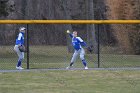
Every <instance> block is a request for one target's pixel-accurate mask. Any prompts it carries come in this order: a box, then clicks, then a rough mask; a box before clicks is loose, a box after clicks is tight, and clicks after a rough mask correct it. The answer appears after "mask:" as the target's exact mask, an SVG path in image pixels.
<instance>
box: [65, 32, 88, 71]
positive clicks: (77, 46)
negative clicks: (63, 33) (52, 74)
mask: <svg viewBox="0 0 140 93" xmlns="http://www.w3.org/2000/svg"><path fill="white" fill-rule="evenodd" d="M67 33H68V34H69V35H70V37H71V38H72V45H73V47H74V50H75V52H74V54H73V56H72V59H71V62H70V65H69V66H68V67H67V68H66V69H70V68H71V67H72V65H73V64H74V62H75V61H76V59H77V56H78V55H79V54H80V59H81V60H82V63H83V65H84V67H85V69H88V67H87V62H86V60H85V58H84V55H85V51H84V49H83V48H82V46H85V47H86V43H85V42H84V41H83V40H82V39H81V38H80V37H77V31H74V32H73V34H71V33H70V31H69V30H67Z"/></svg>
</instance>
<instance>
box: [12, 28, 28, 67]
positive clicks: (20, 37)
mask: <svg viewBox="0 0 140 93" xmlns="http://www.w3.org/2000/svg"><path fill="white" fill-rule="evenodd" d="M25 30H26V28H25V27H20V28H19V34H18V36H17V38H16V43H15V46H14V50H15V52H16V53H17V55H18V62H17V65H16V69H18V70H22V69H24V68H22V67H21V63H22V60H23V59H24V52H21V51H20V50H19V46H21V45H24V34H25Z"/></svg>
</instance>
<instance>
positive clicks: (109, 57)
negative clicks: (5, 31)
mask: <svg viewBox="0 0 140 93" xmlns="http://www.w3.org/2000/svg"><path fill="white" fill-rule="evenodd" d="M71 56H72V53H68V51H67V47H65V46H30V68H32V69H34V68H36V69H40V68H65V67H66V66H68V65H69V62H70V60H71ZM85 58H86V60H87V62H88V66H89V67H90V68H93V67H97V55H96V54H86V56H85ZM139 60H140V57H139V56H138V55H118V54H105V53H102V52H101V55H100V61H101V62H100V66H101V67H104V68H111V67H140V62H139ZM16 62H17V55H16V54H15V52H14V51H13V47H11V46H3V47H0V69H15V65H16ZM26 62H27V61H26V54H25V60H24V61H23V67H24V68H26ZM74 67H83V65H82V63H81V61H80V59H78V60H77V62H76V63H75V64H74Z"/></svg>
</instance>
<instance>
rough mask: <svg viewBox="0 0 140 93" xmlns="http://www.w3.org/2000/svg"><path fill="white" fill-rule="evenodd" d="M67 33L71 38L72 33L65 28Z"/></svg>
mask: <svg viewBox="0 0 140 93" xmlns="http://www.w3.org/2000/svg"><path fill="white" fill-rule="evenodd" d="M67 33H68V34H69V36H70V37H71V38H73V35H72V34H71V33H70V31H69V30H67Z"/></svg>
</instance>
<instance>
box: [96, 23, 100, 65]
mask: <svg viewBox="0 0 140 93" xmlns="http://www.w3.org/2000/svg"><path fill="white" fill-rule="evenodd" d="M97 29H98V31H97V33H98V68H100V28H99V24H97Z"/></svg>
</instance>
